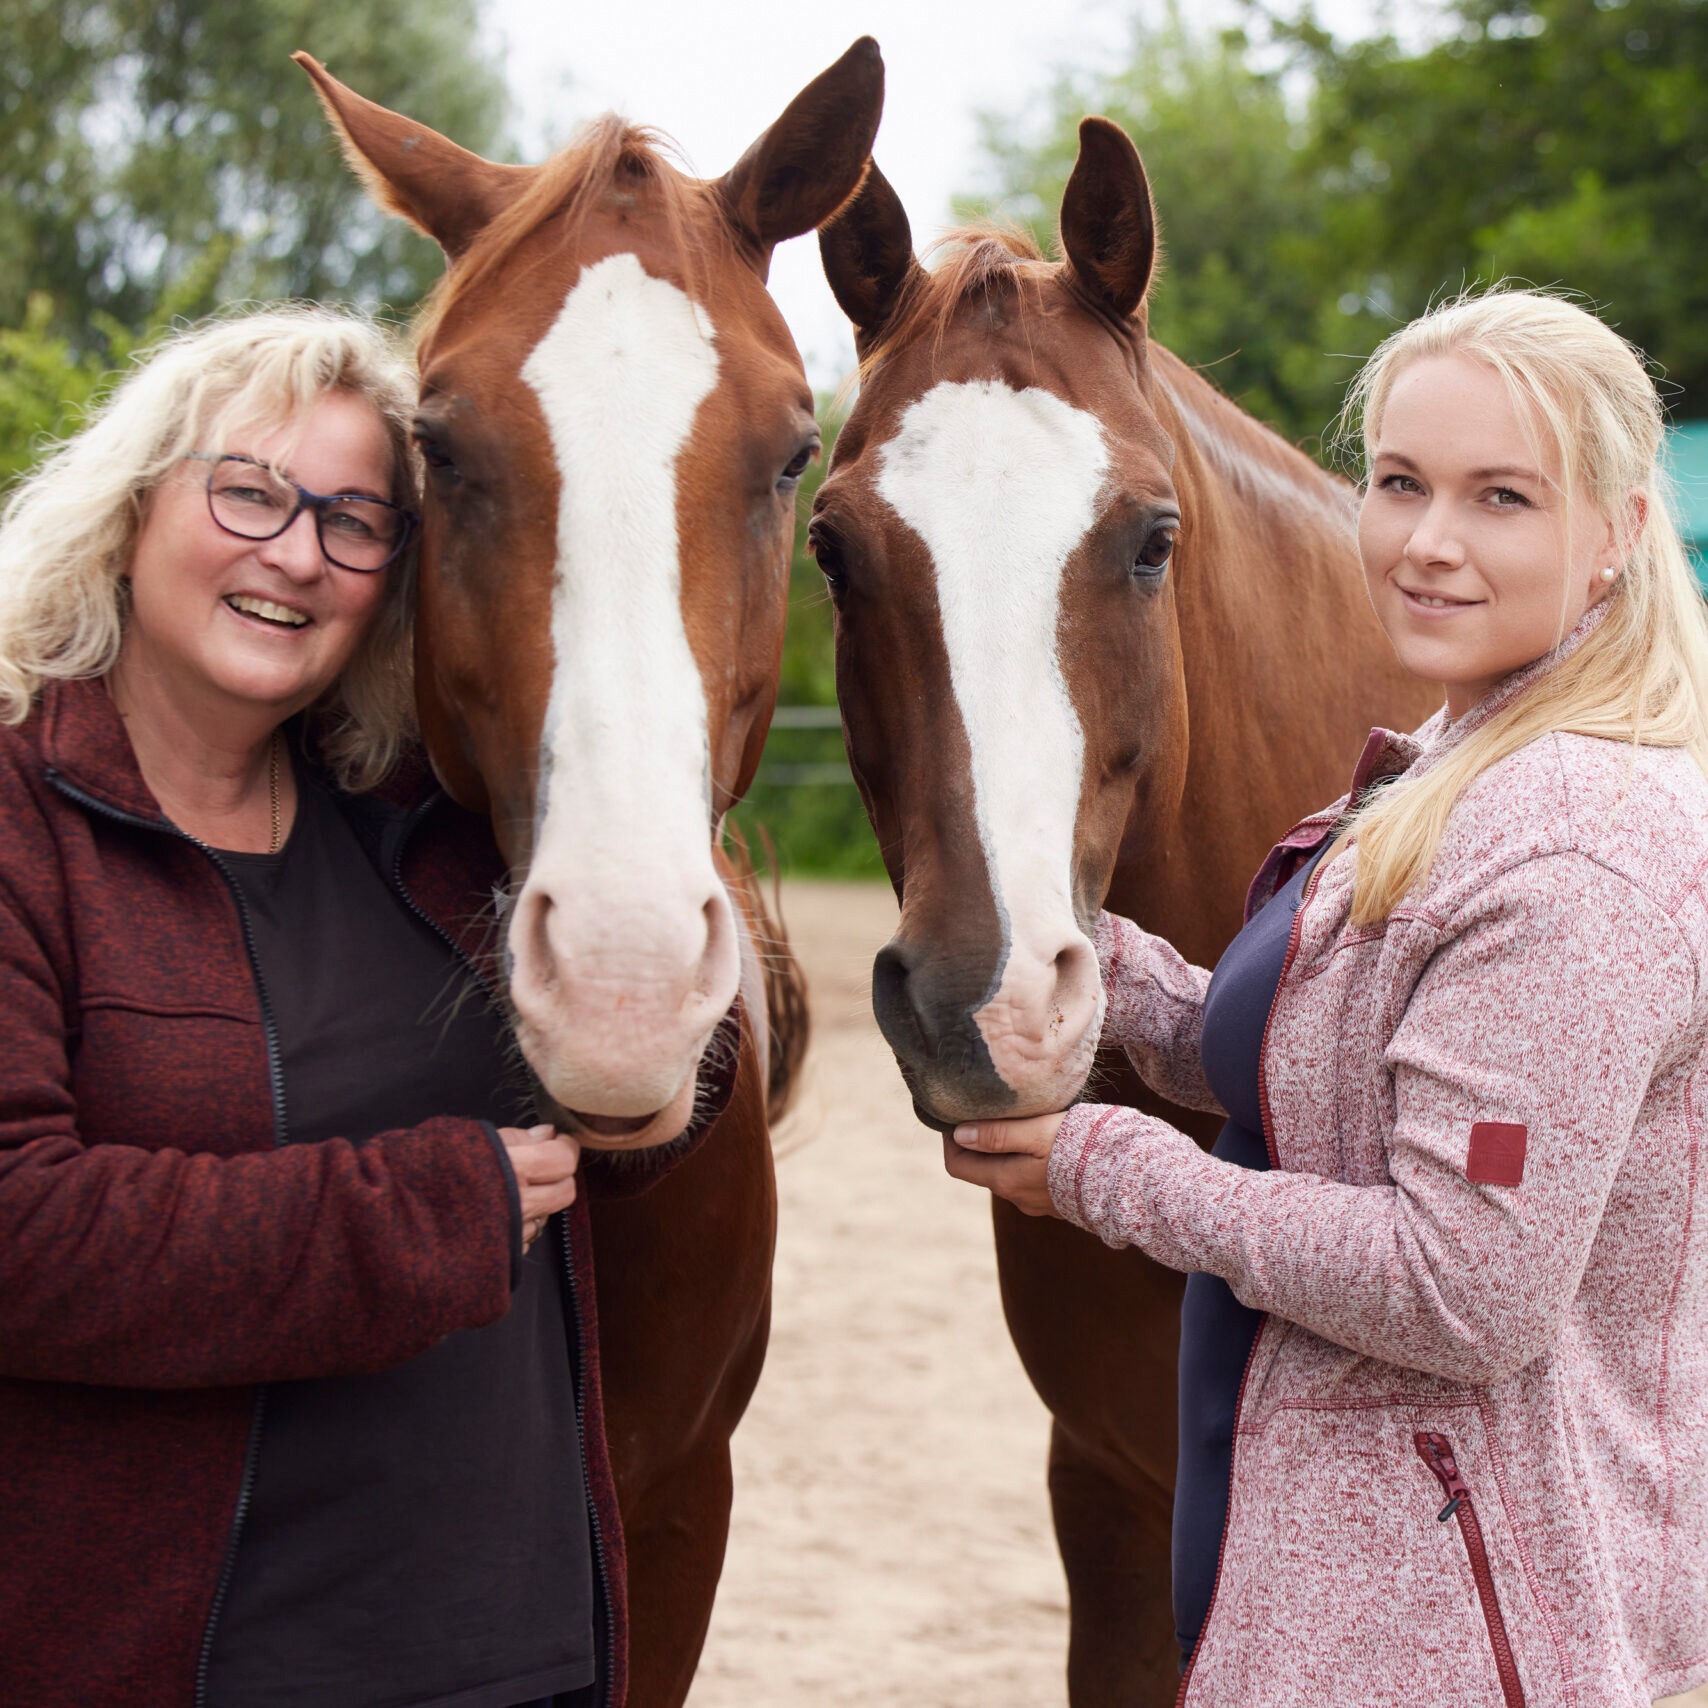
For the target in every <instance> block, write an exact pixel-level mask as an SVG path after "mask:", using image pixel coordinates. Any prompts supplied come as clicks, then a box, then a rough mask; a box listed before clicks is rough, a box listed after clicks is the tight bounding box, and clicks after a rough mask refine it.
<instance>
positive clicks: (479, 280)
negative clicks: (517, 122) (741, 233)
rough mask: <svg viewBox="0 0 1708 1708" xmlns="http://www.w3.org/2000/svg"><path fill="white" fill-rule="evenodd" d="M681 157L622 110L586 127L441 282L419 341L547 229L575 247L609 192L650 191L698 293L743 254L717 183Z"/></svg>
mask: <svg viewBox="0 0 1708 1708" xmlns="http://www.w3.org/2000/svg"><path fill="white" fill-rule="evenodd" d="M680 158H681V156H680V154H679V152H678V150H677V148H676V145H675V144H674V143H673V142H672V141H671V139H670V138H669V137H667V136H666V135H665V134H664V133H663V132H662V131H659V130H655V129H653V128H652V127H651V126H649V125H632V124H630V123H629V122H628V120H627V119H624V118H621V117H619V116H618V115H617V114H616V113H606V114H604V115H603V116H602V117H600V118H597V119H593V120H591V121H590V122H589V123H587V124H586V125H584V126H582V128H581V129H580V130H579V131H578V132H577V133H576V134H575V136H574V137H573V138H571V140H570V141H569V143H568V144H567V145H566V146H565V147H564V148H562V149H560V150H559V151H558V152H557V153H556V154H554V155H553V156H552V157H551V158H550V159H549V160H547V161H545V162H543V163H542V164H541V165H539V166H536V167H534V168H533V169H532V171H531V172H530V173H529V174H528V176H527V178H526V181H525V183H524V185H523V188H522V190H521V193H520V194H519V195H518V196H517V197H516V199H515V200H514V201H512V202H511V203H510V205H509V206H508V207H506V208H505V209H504V211H503V212H502V213H500V214H499V215H498V217H497V218H496V219H494V220H493V221H492V223H491V224H490V225H488V226H487V227H486V229H485V230H484V231H482V232H481V233H480V235H479V236H478V237H477V238H476V239H475V240H474V242H473V243H471V244H470V245H469V247H468V248H467V249H466V250H464V252H463V253H462V254H461V255H460V256H459V257H458V258H457V261H456V264H455V265H454V266H452V267H450V268H448V269H447V270H446V272H445V274H444V276H443V277H442V278H441V279H440V280H439V282H438V284H436V285H435V286H434V287H433V290H432V292H431V293H430V295H429V296H428V298H427V300H426V302H425V304H424V305H423V306H422V309H421V312H420V315H419V316H418V317H417V320H416V327H415V337H416V342H417V344H418V345H419V344H421V343H424V342H425V341H426V340H427V339H428V338H430V337H431V336H432V334H433V332H434V331H435V330H436V329H437V328H438V326H439V323H440V322H441V321H442V320H443V319H444V317H445V315H446V313H447V311H448V310H449V308H450V306H451V304H452V303H453V302H454V301H456V300H457V299H458V298H459V297H461V296H463V295H464V294H465V293H466V292H469V291H473V290H477V289H478V288H479V287H480V286H481V285H482V284H484V283H485V282H486V281H487V279H488V278H490V277H491V275H492V274H493V273H494V272H496V271H497V270H498V268H499V267H500V266H501V265H502V264H503V263H504V261H505V260H506V259H507V258H508V257H509V256H510V254H511V253H512V252H513V251H514V249H515V248H516V245H517V244H519V243H521V242H522V241H523V240H524V239H525V238H528V237H531V236H532V235H533V234H534V233H535V232H536V231H538V230H539V229H540V228H541V227H542V226H544V225H546V224H548V223H551V224H554V225H555V226H556V227H557V233H556V235H557V241H558V245H559V247H560V248H561V249H565V250H567V249H571V248H573V247H574V245H575V244H576V242H577V240H578V238H579V237H580V233H581V228H582V226H583V225H584V224H585V223H586V221H587V219H588V217H589V215H590V214H591V213H592V212H593V210H594V209H595V208H596V207H598V206H599V204H600V203H601V202H602V201H604V200H605V199H606V198H607V197H619V198H622V197H626V198H628V199H631V200H632V199H635V198H636V197H638V196H640V195H642V194H647V195H649V196H650V198H651V199H652V200H653V202H654V205H655V206H656V209H657V212H658V214H659V217H660V218H661V219H662V221H663V223H664V227H665V230H666V231H667V232H668V234H669V237H670V240H671V243H672V245H673V246H674V247H675V249H676V250H677V251H678V253H679V254H680V255H681V256H682V259H683V264H684V266H685V267H686V268H687V269H688V270H689V276H690V281H691V282H692V283H693V284H694V285H695V287H696V294H698V289H697V287H698V285H699V283H700V280H701V278H702V277H703V276H704V273H705V272H706V270H707V269H708V267H709V264H710V263H711V262H712V261H713V260H714V259H721V258H722V256H723V254H725V253H727V254H730V255H733V254H734V253H735V236H734V233H733V232H732V231H731V229H730V226H729V222H728V220H727V218H726V217H725V215H724V209H723V203H722V200H721V198H720V196H719V195H718V191H717V186H716V184H715V183H714V182H711V181H707V180H701V179H698V178H690V177H689V176H687V174H686V173H685V172H683V171H682V170H681V169H680V167H679V165H678V164H677V162H678V161H679V160H680ZM714 250H715V251H717V252H718V253H717V254H714V253H712V251H714Z"/></svg>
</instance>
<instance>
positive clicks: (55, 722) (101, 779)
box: [39, 676, 169, 826]
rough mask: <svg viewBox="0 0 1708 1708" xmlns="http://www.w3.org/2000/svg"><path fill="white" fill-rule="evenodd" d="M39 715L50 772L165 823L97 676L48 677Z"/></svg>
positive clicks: (130, 811) (138, 815)
mask: <svg viewBox="0 0 1708 1708" xmlns="http://www.w3.org/2000/svg"><path fill="white" fill-rule="evenodd" d="M39 715H40V717H41V746H42V759H43V761H44V763H45V764H46V765H47V768H48V770H49V772H50V773H55V774H57V775H58V776H60V777H63V778H64V779H65V781H66V782H67V783H69V784H71V785H72V787H73V788H75V789H77V790H79V791H81V792H82V793H83V794H86V795H89V796H92V797H93V798H94V799H95V800H97V801H99V802H100V803H101V804H102V805H104V806H108V807H112V808H114V809H115V810H117V811H119V812H122V813H128V814H130V815H131V816H132V817H133V818H144V819H148V820H150V821H151V822H154V823H158V824H160V825H163V826H164V825H167V824H168V823H169V820H168V819H167V817H166V814H165V813H164V812H162V811H161V810H160V803H159V802H158V801H157V800H156V799H155V798H154V796H153V795H152V794H151V793H150V792H149V787H148V785H147V784H146V783H145V782H144V781H143V780H142V772H141V771H140V770H139V769H138V768H137V763H136V754H135V753H134V752H133V751H132V749H131V744H130V737H129V736H128V735H127V734H126V733H125V725H124V719H123V718H121V717H120V716H119V712H118V708H117V707H116V706H115V705H114V704H113V702H112V698H111V696H110V695H109V694H108V693H107V689H106V684H105V682H104V681H103V680H102V679H101V678H100V677H96V676H85V677H78V678H76V679H74V680H71V681H60V680H50V681H49V682H47V683H46V684H45V685H44V686H43V688H42V695H41V707H40V714H39Z"/></svg>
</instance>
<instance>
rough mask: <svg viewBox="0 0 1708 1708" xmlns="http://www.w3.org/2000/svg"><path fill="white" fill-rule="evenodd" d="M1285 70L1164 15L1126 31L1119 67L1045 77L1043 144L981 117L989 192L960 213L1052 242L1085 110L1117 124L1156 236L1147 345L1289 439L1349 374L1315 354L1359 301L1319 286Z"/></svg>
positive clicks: (1346, 330) (1353, 336)
mask: <svg viewBox="0 0 1708 1708" xmlns="http://www.w3.org/2000/svg"><path fill="white" fill-rule="evenodd" d="M1281 70H1282V68H1281V66H1280V64H1279V63H1277V65H1276V66H1275V67H1274V68H1273V69H1269V68H1264V67H1262V66H1260V65H1259V64H1258V62H1257V58H1256V56H1255V55H1254V53H1253V51H1252V47H1251V43H1250V42H1249V40H1248V38H1247V36H1246V35H1245V33H1244V32H1242V31H1238V30H1230V31H1225V32H1221V33H1216V34H1209V33H1206V32H1204V31H1203V30H1200V29H1197V28H1194V27H1192V26H1190V25H1188V24H1187V23H1185V22H1184V21H1183V20H1182V18H1181V17H1180V15H1179V13H1178V12H1172V11H1171V13H1170V14H1169V15H1168V16H1167V17H1166V18H1165V19H1164V20H1163V22H1162V23H1161V24H1160V25H1148V24H1145V23H1142V22H1141V23H1138V24H1135V26H1134V30H1133V36H1132V48H1131V52H1130V53H1129V55H1128V63H1127V64H1126V65H1125V66H1124V67H1122V68H1121V69H1119V70H1117V71H1115V72H1114V73H1112V74H1104V73H1095V74H1094V73H1087V72H1069V73H1066V74H1064V75H1062V76H1060V77H1059V78H1058V79H1057V80H1056V82H1055V84H1054V86H1053V88H1052V89H1051V90H1050V92H1049V94H1048V96H1047V97H1046V100H1045V111H1046V117H1045V121H1044V126H1043V130H1042V135H1041V136H1038V135H1037V134H1036V129H1035V127H1034V126H1029V125H1028V124H1027V123H1026V122H1025V121H1024V120H1021V121H1018V122H1017V121H1016V120H1015V119H1013V118H1011V117H1008V116H1003V115H985V116H984V117H983V118H982V120H981V135H982V142H983V147H984V151H985V154H986V157H987V161H988V163H989V171H990V174H991V175H993V176H994V178H995V180H996V190H995V194H994V195H992V196H989V197H985V198H980V199H978V200H974V199H971V198H968V199H966V200H964V201H962V202H961V203H960V204H959V205H960V207H961V208H962V210H963V211H965V212H968V213H983V212H988V211H996V212H1000V213H1001V214H1004V215H1006V216H1008V217H1011V218H1014V219H1017V220H1019V221H1020V222H1021V223H1022V224H1024V225H1026V226H1028V227H1030V228H1031V230H1032V231H1033V233H1034V234H1035V235H1036V236H1037V237H1038V238H1039V240H1040V241H1041V242H1044V243H1045V245H1046V247H1048V245H1049V243H1050V241H1051V240H1052V239H1053V235H1054V230H1055V221H1056V211H1057V209H1058V207H1059V206H1060V203H1061V196H1062V191H1063V189H1064V188H1065V186H1066V184H1067V179H1068V174H1069V173H1070V172H1071V171H1072V169H1073V163H1074V159H1075V157H1076V155H1077V153H1078V136H1077V131H1078V125H1079V120H1080V117H1081V115H1083V114H1085V113H1102V114H1103V115H1105V116H1106V117H1108V118H1111V119H1113V120H1114V121H1115V122H1116V123H1117V124H1119V125H1121V126H1122V128H1123V129H1125V130H1126V132H1127V133H1128V135H1129V136H1131V137H1132V139H1133V140H1134V142H1136V143H1137V144H1138V147H1139V152H1140V154H1141V155H1142V156H1143V158H1144V163H1145V171H1146V174H1147V175H1148V177H1149V178H1150V183H1151V194H1152V198H1153V200H1154V201H1155V203H1156V206H1157V214H1158V221H1159V224H1160V227H1161V231H1162V237H1163V256H1162V261H1161V264H1160V266H1159V269H1158V273H1157V277H1156V281H1155V283H1154V284H1153V286H1152V289H1151V296H1150V326H1151V333H1152V336H1153V337H1155V338H1156V339H1157V340H1158V342H1160V343H1162V344H1166V345H1167V346H1168V347H1169V348H1170V349H1171V350H1173V351H1174V352H1175V353H1176V354H1177V355H1179V356H1180V357H1182V358H1183V359H1184V360H1186V361H1188V362H1191V363H1192V364H1194V365H1195V366H1200V367H1203V368H1204V369H1205V370H1206V371H1207V372H1208V374H1209V376H1210V377H1211V378H1212V379H1213V380H1214V381H1215V382H1216V384H1217V385H1219V386H1220V387H1221V388H1222V390H1224V391H1225V392H1227V393H1228V394H1229V395H1230V396H1232V397H1234V398H1235V399H1237V400H1238V401H1239V402H1240V403H1241V404H1242V405H1243V406H1244V407H1245V408H1246V409H1248V410H1250V411H1251V413H1252V414H1254V415H1256V416H1258V417H1259V418H1260V419H1263V420H1266V421H1268V422H1269V423H1271V425H1273V426H1275V427H1277V428H1278V429H1279V430H1280V431H1281V432H1282V433H1283V434H1285V435H1286V436H1287V437H1288V438H1289V439H1293V440H1296V441H1297V440H1307V439H1309V438H1311V436H1313V435H1315V434H1317V433H1320V431H1321V429H1322V427H1323V424H1324V422H1325V421H1327V420H1328V418H1329V417H1330V416H1331V415H1332V414H1333V412H1334V409H1335V406H1336V404H1337V402H1338V396H1339V389H1340V387H1341V386H1342V385H1343V384H1344V382H1345V378H1346V373H1345V372H1344V371H1343V369H1342V368H1340V367H1337V366H1334V365H1331V364H1329V363H1327V362H1325V360H1324V352H1326V351H1336V350H1346V349H1348V348H1351V347H1352V345H1353V344H1354V343H1356V341H1357V332H1358V329H1357V328H1356V326H1355V325H1352V324H1350V320H1351V315H1350V314H1349V310H1350V311H1352V313H1355V312H1356V307H1357V305H1356V302H1355V301H1352V300H1351V299H1348V300H1347V301H1345V302H1343V301H1342V299H1343V297H1345V296H1346V295H1347V293H1346V291H1345V290H1344V289H1343V288H1340V287H1338V286H1337V284H1336V282H1335V281H1334V280H1333V279H1325V277H1324V276H1323V275H1324V259H1325V253H1324V242H1323V234H1324V227H1325V223H1326V217H1325V210H1324V208H1323V206H1322V202H1321V198H1320V196H1319V195H1318V193H1317V189H1316V186H1315V184H1314V183H1313V181H1312V177H1311V173H1310V170H1309V166H1308V163H1307V159H1306V152H1305V151H1306V144H1307V141H1308V133H1307V128H1306V125H1305V123H1304V120H1303V118H1302V117H1301V116H1300V115H1298V114H1296V113H1295V112H1294V111H1292V110H1291V107H1290V103H1289V97H1288V92H1287V89H1286V86H1285V84H1284V82H1283V79H1282V75H1281ZM1029 132H1030V133H1031V134H1028V133H1029Z"/></svg>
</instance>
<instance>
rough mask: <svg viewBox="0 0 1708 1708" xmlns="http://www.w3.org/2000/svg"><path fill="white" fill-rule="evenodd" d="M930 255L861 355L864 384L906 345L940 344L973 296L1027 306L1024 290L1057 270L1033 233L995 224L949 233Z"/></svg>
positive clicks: (964, 226) (963, 228)
mask: <svg viewBox="0 0 1708 1708" xmlns="http://www.w3.org/2000/svg"><path fill="white" fill-rule="evenodd" d="M931 256H932V259H933V261H934V262H935V265H933V266H932V267H930V268H929V269H924V268H922V269H919V270H917V271H916V272H914V273H913V275H912V276H911V278H910V280H909V283H908V285H907V287H906V289H905V290H904V292H903V295H902V299H901V301H900V302H899V303H898V304H897V305H896V311H895V313H894V314H893V315H892V316H891V317H890V321H889V324H888V325H887V326H885V328H884V330H883V332H882V333H881V334H880V335H879V337H878V339H877V340H876V342H875V343H874V344H873V345H872V346H871V348H870V349H868V350H867V351H866V352H865V353H864V354H863V355H862V356H861V358H860V378H861V380H862V381H863V380H865V379H866V377H867V376H868V375H869V374H870V373H871V371H872V370H873V369H874V368H876V367H877V366H878V365H879V364H880V363H882V362H883V361H884V360H885V359H886V358H888V357H889V356H891V355H893V354H894V353H895V352H896V351H897V350H899V349H900V348H901V347H902V346H903V345H904V344H911V343H913V342H914V341H915V340H916V339H919V338H923V337H929V338H930V339H931V340H932V344H933V346H934V347H935V346H937V345H940V344H941V343H942V342H943V339H944V337H945V335H946V334H947V333H948V330H949V326H950V323H951V322H952V321H953V320H954V318H955V313H956V311H957V310H958V309H959V308H960V307H961V305H962V304H963V303H965V302H966V301H967V299H968V298H969V297H972V296H974V295H976V294H980V293H982V294H984V295H986V296H990V295H996V294H1001V295H1004V296H1008V297H1011V298H1013V299H1014V301H1015V302H1016V303H1020V304H1023V303H1024V293H1025V290H1026V288H1027V287H1028V286H1031V287H1033V288H1034V289H1036V287H1038V286H1039V285H1041V284H1042V283H1043V281H1044V279H1046V278H1048V277H1050V276H1051V275H1053V274H1054V273H1055V271H1056V268H1057V263H1055V262H1053V261H1051V260H1050V259H1049V257H1048V256H1046V255H1045V254H1044V252H1043V250H1042V249H1040V248H1039V247H1038V244H1037V241H1036V240H1035V239H1034V238H1033V236H1032V234H1031V233H1030V232H1028V231H1023V230H1021V229H1020V228H1019V227H1018V226H1012V225H997V224H994V223H992V224H981V225H963V226H961V227H959V228H958V229H956V230H954V231H951V232H948V233H946V234H945V235H944V236H943V237H942V238H941V239H939V241H938V242H936V243H934V244H933V245H932V246H931Z"/></svg>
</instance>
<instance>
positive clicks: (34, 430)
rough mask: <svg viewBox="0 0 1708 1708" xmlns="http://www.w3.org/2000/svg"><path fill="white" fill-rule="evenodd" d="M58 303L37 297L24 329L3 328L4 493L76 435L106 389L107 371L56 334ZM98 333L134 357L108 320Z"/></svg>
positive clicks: (0, 454) (0, 448)
mask: <svg viewBox="0 0 1708 1708" xmlns="http://www.w3.org/2000/svg"><path fill="white" fill-rule="evenodd" d="M52 323H53V299H52V298H51V297H49V296H48V295H47V293H46V292H45V291H37V292H34V293H33V294H32V295H31V296H30V298H29V300H28V301H27V302H26V303H25V304H24V313H23V318H22V322H21V324H19V325H17V326H11V327H0V493H3V492H4V491H5V490H6V488H7V487H8V486H10V485H11V483H12V482H13V481H14V480H15V479H16V478H17V477H18V476H19V475H21V474H23V473H24V472H25V470H27V469H30V468H33V467H34V466H35V464H36V463H37V462H39V461H40V460H41V458H42V456H43V454H44V453H45V452H46V451H47V450H48V449H49V448H50V447H51V446H52V445H53V444H54V443H55V441H57V440H59V439H62V438H64V437H66V436H67V435H68V434H69V433H71V432H73V431H75V429H76V427H77V424H78V422H79V421H80V420H81V419H82V416H83V412H84V410H85V409H86V408H87V407H88V405H89V403H90V402H91V401H92V400H93V399H94V398H95V397H96V396H97V395H98V394H99V393H100V392H101V391H102V390H103V389H104V388H105V384H106V382H107V380H108V378H109V374H108V369H107V365H106V363H105V362H104V361H102V360H101V359H100V357H99V356H96V355H94V354H92V353H91V352H89V351H87V350H85V351H81V352H79V351H77V350H74V349H73V348H72V347H71V343H70V341H69V340H68V339H65V338H61V337H58V336H57V335H56V334H55V333H54V332H53V331H52ZM96 330H97V331H98V332H99V333H100V334H101V336H102V338H103V339H104V341H105V342H106V344H107V347H108V348H109V349H110V350H111V351H112V352H113V354H114V357H115V359H116V360H121V361H122V360H123V359H124V358H125V357H126V356H127V355H128V354H129V353H130V334H129V332H128V331H127V330H126V329H125V328H124V327H123V326H122V325H120V324H119V322H118V321H116V320H114V319H112V317H111V316H107V315H103V316H102V317H101V320H100V324H99V325H98V326H97V327H96Z"/></svg>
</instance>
